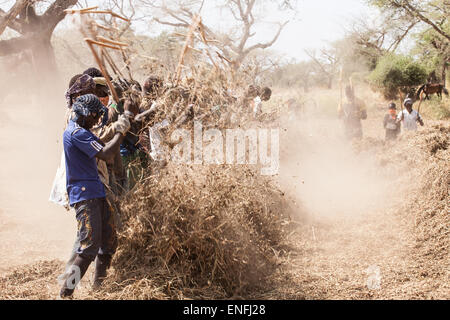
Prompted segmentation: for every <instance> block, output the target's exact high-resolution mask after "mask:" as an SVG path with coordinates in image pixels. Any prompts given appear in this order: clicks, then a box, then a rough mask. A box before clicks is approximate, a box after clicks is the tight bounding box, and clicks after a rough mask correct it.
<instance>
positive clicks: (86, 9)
mask: <svg viewBox="0 0 450 320" xmlns="http://www.w3.org/2000/svg"><path fill="white" fill-rule="evenodd" d="M95 9H98V6H94V7H89V8H82V9H66V10H64V12H65V13H67V14H75V13H78V12H86V11H91V10H95Z"/></svg>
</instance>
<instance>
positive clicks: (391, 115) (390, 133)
mask: <svg viewBox="0 0 450 320" xmlns="http://www.w3.org/2000/svg"><path fill="white" fill-rule="evenodd" d="M396 109H397V107H396V105H395V103H393V102H391V103H390V104H389V107H388V113H387V114H386V115H385V116H384V119H383V127H384V129H385V130H386V140H395V139H397V136H398V134H399V133H400V122H399V121H397V110H396Z"/></svg>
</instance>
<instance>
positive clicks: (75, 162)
mask: <svg viewBox="0 0 450 320" xmlns="http://www.w3.org/2000/svg"><path fill="white" fill-rule="evenodd" d="M63 141H64V155H65V158H66V182H67V193H68V195H69V203H70V205H71V206H73V205H74V204H76V203H78V202H80V201H83V200H90V199H97V198H104V197H105V196H106V195H105V189H104V187H103V183H102V182H101V181H100V177H99V176H98V169H97V162H96V159H95V155H96V154H97V153H98V152H100V151H101V150H102V149H103V146H102V145H101V144H100V140H99V139H98V138H97V137H96V136H95V135H94V134H93V133H92V132H90V131H88V130H86V129H83V128H81V127H80V126H79V125H78V124H77V123H75V122H73V121H69V125H68V127H67V129H66V131H64V134H63Z"/></svg>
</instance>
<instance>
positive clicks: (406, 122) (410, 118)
mask: <svg viewBox="0 0 450 320" xmlns="http://www.w3.org/2000/svg"><path fill="white" fill-rule="evenodd" d="M403 105H404V106H405V108H406V109H403V110H402V112H400V113H399V115H398V117H397V121H398V122H400V121H401V122H402V124H403V129H404V130H409V131H417V122H418V123H419V124H420V125H421V126H423V125H424V124H423V120H422V117H421V116H420V114H419V113H418V112H417V111H416V110H413V101H412V99H411V98H407V99H405V101H404V102H403Z"/></svg>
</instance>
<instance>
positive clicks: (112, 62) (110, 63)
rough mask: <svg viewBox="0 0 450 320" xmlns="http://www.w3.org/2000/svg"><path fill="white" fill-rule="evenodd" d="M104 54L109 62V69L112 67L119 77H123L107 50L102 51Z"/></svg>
mask: <svg viewBox="0 0 450 320" xmlns="http://www.w3.org/2000/svg"><path fill="white" fill-rule="evenodd" d="M104 54H105V58H106V61H107V62H108V63H109V65H110V66H111V69H113V72H114V73H115V74H116V75H119V76H120V77H121V78H124V76H123V74H122V73H121V72H120V70H119V68H118V67H117V66H116V64H115V63H114V60H113V59H112V58H111V56H110V55H109V53H108V51H104Z"/></svg>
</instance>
